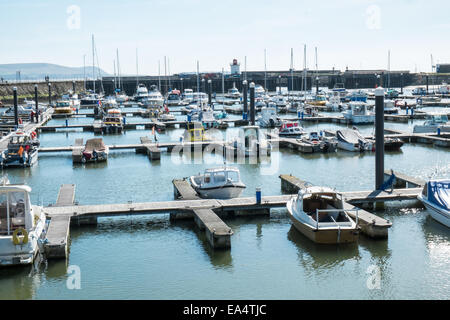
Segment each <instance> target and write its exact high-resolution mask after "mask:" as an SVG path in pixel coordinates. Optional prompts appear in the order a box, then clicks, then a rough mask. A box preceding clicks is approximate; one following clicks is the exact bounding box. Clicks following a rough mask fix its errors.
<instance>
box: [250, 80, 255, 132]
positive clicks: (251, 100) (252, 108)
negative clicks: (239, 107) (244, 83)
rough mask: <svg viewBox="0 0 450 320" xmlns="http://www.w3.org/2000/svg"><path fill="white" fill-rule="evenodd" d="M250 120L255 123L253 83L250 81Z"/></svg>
mask: <svg viewBox="0 0 450 320" xmlns="http://www.w3.org/2000/svg"><path fill="white" fill-rule="evenodd" d="M250 121H251V123H252V126H254V125H255V83H254V82H252V83H250Z"/></svg>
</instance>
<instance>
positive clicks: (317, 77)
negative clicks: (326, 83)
mask: <svg viewBox="0 0 450 320" xmlns="http://www.w3.org/2000/svg"><path fill="white" fill-rule="evenodd" d="M315 51H316V52H315V60H316V61H315V62H316V81H317V85H319V84H318V82H319V66H318V62H317V47H315ZM318 94H319V90H317V92H316V96H317V95H318Z"/></svg>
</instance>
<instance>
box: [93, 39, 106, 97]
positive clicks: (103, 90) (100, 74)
mask: <svg viewBox="0 0 450 320" xmlns="http://www.w3.org/2000/svg"><path fill="white" fill-rule="evenodd" d="M94 48H95V56H96V58H97V72H98V75H99V77H100V86H101V88H102V91H101V93H102V94H104V93H105V89H104V88H103V77H102V73H101V71H100V64H99V63H98V52H97V47H96V46H95V47H94Z"/></svg>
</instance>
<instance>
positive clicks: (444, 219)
mask: <svg viewBox="0 0 450 320" xmlns="http://www.w3.org/2000/svg"><path fill="white" fill-rule="evenodd" d="M417 198H418V199H419V200H420V201H422V203H423V204H424V206H425V207H426V208H427V211H428V213H429V214H430V216H431V217H432V218H433V219H435V220H436V221H438V222H440V223H442V224H443V225H445V226H447V227H450V180H448V179H447V180H431V181H428V182H427V183H426V184H425V186H424V187H423V190H422V193H421V194H419V195H418V196H417Z"/></svg>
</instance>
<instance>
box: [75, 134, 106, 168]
mask: <svg viewBox="0 0 450 320" xmlns="http://www.w3.org/2000/svg"><path fill="white" fill-rule="evenodd" d="M108 153H109V148H108V146H107V145H105V144H104V143H103V139H102V138H94V139H89V140H87V141H86V145H85V146H84V149H83V151H82V157H81V162H82V163H86V162H97V161H106V160H108Z"/></svg>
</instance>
